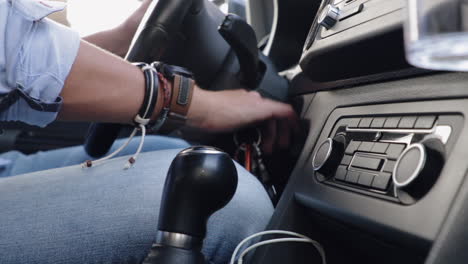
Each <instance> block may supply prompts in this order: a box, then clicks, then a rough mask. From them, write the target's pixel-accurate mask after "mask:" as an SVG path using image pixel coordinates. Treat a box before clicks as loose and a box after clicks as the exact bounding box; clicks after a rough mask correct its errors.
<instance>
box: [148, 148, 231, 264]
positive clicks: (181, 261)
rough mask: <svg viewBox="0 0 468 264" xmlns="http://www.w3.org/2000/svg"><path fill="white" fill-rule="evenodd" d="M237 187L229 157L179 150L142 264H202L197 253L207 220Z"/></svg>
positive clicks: (200, 150) (211, 150) (209, 151)
mask: <svg viewBox="0 0 468 264" xmlns="http://www.w3.org/2000/svg"><path fill="white" fill-rule="evenodd" d="M236 188H237V170H236V167H235V165H234V163H233V162H232V160H231V158H230V157H229V155H227V154H226V153H224V152H221V151H219V150H217V149H215V148H210V147H191V148H188V149H185V150H183V151H181V152H180V153H179V154H178V155H177V156H176V158H175V159H174V161H173V162H172V164H171V166H170V168H169V172H168V175H167V179H166V183H165V184H164V191H163V196H162V201H161V209H160V214H159V223H158V229H159V231H158V234H157V237H156V243H155V244H153V247H152V248H151V251H150V253H149V254H148V256H147V257H146V259H145V261H144V262H143V263H144V264H156V263H157V264H176V263H177V264H202V263H204V262H205V258H204V256H203V254H202V253H201V252H200V250H201V247H202V244H203V239H204V237H205V235H206V224H207V221H208V218H209V217H210V216H211V215H212V214H213V213H214V212H216V211H217V210H219V209H221V208H223V207H224V206H225V205H226V204H227V203H228V202H229V201H230V200H231V199H232V197H233V196H234V193H235V191H236Z"/></svg>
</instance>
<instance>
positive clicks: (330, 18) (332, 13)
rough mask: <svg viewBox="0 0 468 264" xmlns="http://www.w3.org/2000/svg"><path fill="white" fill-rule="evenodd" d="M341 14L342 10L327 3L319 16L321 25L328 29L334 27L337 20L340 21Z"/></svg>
mask: <svg viewBox="0 0 468 264" xmlns="http://www.w3.org/2000/svg"><path fill="white" fill-rule="evenodd" d="M339 16H340V10H339V9H338V8H336V7H334V6H333V5H327V6H326V7H325V8H324V9H323V10H322V13H320V16H319V18H318V23H319V25H321V26H323V27H324V28H326V29H330V28H332V27H333V26H334V25H335V24H336V22H338V17H339Z"/></svg>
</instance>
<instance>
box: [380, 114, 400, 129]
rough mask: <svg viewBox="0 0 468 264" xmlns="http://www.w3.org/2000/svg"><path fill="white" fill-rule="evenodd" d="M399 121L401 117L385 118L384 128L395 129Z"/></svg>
mask: <svg viewBox="0 0 468 264" xmlns="http://www.w3.org/2000/svg"><path fill="white" fill-rule="evenodd" d="M400 119H401V117H399V116H394V117H387V120H385V124H384V128H397V127H398V123H399V122H400Z"/></svg>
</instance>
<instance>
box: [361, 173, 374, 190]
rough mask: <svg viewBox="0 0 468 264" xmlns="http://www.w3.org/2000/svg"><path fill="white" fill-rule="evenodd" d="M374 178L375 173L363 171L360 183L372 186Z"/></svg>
mask: <svg viewBox="0 0 468 264" xmlns="http://www.w3.org/2000/svg"><path fill="white" fill-rule="evenodd" d="M372 180H374V175H373V174H370V173H366V172H361V175H360V176H359V180H358V184H360V185H364V186H367V187H370V186H371V184H372Z"/></svg>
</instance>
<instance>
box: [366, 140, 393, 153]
mask: <svg viewBox="0 0 468 264" xmlns="http://www.w3.org/2000/svg"><path fill="white" fill-rule="evenodd" d="M389 145H390V144H388V143H380V142H376V143H374V146H373V147H372V149H371V152H372V153H385V151H387V148H388V146H389Z"/></svg>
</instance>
